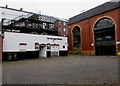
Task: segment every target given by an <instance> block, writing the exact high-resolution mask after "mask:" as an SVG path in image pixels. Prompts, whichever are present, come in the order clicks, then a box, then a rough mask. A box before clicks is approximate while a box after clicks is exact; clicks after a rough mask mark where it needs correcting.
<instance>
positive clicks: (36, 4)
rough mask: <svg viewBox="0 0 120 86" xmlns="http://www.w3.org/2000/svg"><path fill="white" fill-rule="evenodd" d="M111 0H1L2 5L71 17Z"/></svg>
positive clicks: (60, 16) (0, 4) (55, 15)
mask: <svg viewBox="0 0 120 86" xmlns="http://www.w3.org/2000/svg"><path fill="white" fill-rule="evenodd" d="M107 1H110V0H1V1H0V6H5V5H8V7H9V8H15V9H20V8H23V10H25V11H30V12H39V13H40V12H41V14H45V15H49V16H54V17H58V18H66V19H69V18H70V17H73V16H75V15H77V14H80V13H81V12H83V11H87V10H88V9H91V8H93V7H96V6H98V5H100V4H103V3H105V2H107Z"/></svg>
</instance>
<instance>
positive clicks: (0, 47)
mask: <svg viewBox="0 0 120 86" xmlns="http://www.w3.org/2000/svg"><path fill="white" fill-rule="evenodd" d="M2 51H3V39H2V37H1V36H0V61H1V60H2Z"/></svg>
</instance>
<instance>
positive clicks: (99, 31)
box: [94, 18, 116, 55]
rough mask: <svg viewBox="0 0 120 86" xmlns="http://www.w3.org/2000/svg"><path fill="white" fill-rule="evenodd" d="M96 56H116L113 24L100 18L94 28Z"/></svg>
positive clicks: (107, 19)
mask: <svg viewBox="0 0 120 86" xmlns="http://www.w3.org/2000/svg"><path fill="white" fill-rule="evenodd" d="M94 35H95V49H96V55H116V40H115V24H114V22H113V21H112V20H111V19H109V18H102V19H100V20H98V21H97V23H96V24H95V26H94Z"/></svg>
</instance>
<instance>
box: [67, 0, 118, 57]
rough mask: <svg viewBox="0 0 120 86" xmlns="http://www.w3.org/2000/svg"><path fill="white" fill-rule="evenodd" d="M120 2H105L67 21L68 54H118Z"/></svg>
mask: <svg viewBox="0 0 120 86" xmlns="http://www.w3.org/2000/svg"><path fill="white" fill-rule="evenodd" d="M119 22H120V2H107V3H104V4H102V5H100V6H97V7H95V8H93V9H90V10H88V11H86V12H83V13H81V14H79V15H76V16H74V17H72V18H70V19H69V22H68V29H69V36H68V37H69V53H81V54H84V55H87V54H88V55H118V54H119V53H120V24H119Z"/></svg>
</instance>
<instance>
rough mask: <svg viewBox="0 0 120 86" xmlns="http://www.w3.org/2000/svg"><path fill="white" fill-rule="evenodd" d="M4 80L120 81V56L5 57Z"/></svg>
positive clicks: (15, 81)
mask: <svg viewBox="0 0 120 86" xmlns="http://www.w3.org/2000/svg"><path fill="white" fill-rule="evenodd" d="M2 67H3V70H2V71H3V72H2V73H3V74H2V75H3V79H2V81H3V84H67V83H73V84H75V83H117V82H118V57H116V56H82V55H70V56H68V57H52V58H43V59H41V58H40V59H39V58H37V59H25V60H19V61H4V62H3V63H2Z"/></svg>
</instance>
